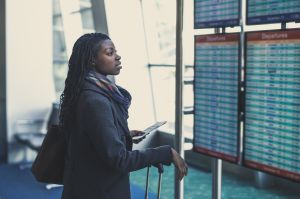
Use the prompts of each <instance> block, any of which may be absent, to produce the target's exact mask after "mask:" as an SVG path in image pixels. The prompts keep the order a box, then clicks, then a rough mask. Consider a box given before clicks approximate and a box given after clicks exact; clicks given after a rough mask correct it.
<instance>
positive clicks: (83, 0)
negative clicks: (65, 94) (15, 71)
mask: <svg viewBox="0 0 300 199" xmlns="http://www.w3.org/2000/svg"><path fill="white" fill-rule="evenodd" d="M72 1H73V4H72V5H68V4H66V3H65V1H60V0H53V78H54V83H55V92H56V98H57V100H59V97H60V95H61V93H62V91H63V89H64V86H65V84H64V82H65V78H66V76H67V72H68V57H69V56H70V53H71V50H72V45H73V43H74V42H75V41H74V39H75V38H76V37H77V36H80V35H82V34H84V33H88V32H94V31H95V28H94V21H93V14H92V9H91V7H92V4H91V0H72ZM69 27H72V32H71V33H70V29H68V28H69ZM75 36H76V37H75Z"/></svg>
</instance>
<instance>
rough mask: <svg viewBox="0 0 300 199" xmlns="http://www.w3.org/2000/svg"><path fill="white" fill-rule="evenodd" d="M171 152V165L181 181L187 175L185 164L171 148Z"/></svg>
mask: <svg viewBox="0 0 300 199" xmlns="http://www.w3.org/2000/svg"><path fill="white" fill-rule="evenodd" d="M171 150H172V158H173V163H174V165H175V167H176V168H177V169H178V171H179V180H182V178H183V177H184V176H186V175H187V173H188V166H187V164H186V163H185V161H184V159H182V157H181V156H180V155H179V154H178V153H177V152H176V151H175V150H174V149H173V148H171Z"/></svg>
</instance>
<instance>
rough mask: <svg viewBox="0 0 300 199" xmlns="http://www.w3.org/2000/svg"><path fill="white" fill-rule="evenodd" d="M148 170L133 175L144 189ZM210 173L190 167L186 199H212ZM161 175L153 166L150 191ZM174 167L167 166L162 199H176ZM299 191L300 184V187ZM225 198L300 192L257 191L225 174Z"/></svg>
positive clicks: (273, 198) (295, 196) (287, 196)
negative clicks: (174, 198) (174, 197)
mask: <svg viewBox="0 0 300 199" xmlns="http://www.w3.org/2000/svg"><path fill="white" fill-rule="evenodd" d="M146 174H147V170H146V169H143V170H139V171H135V172H132V173H131V183H133V184H136V185H139V186H141V187H145V182H146ZM211 179H212V178H211V173H209V172H202V171H200V170H197V169H194V168H189V174H188V176H186V177H185V190H184V195H185V199H211V189H212V187H211V184H212V181H211ZM157 182H158V173H157V169H156V168H155V167H151V175H150V191H152V192H154V193H156V191H157V190H156V189H157ZM173 186H174V167H173V166H170V167H165V172H164V174H163V181H162V198H164V199H170V198H173V195H174V191H173ZM299 188H300V184H299ZM222 199H300V191H296V190H287V189H285V190H283V189H279V188H278V187H277V188H276V187H273V188H269V189H258V188H256V187H255V186H254V183H253V182H250V181H243V180H240V179H238V178H237V177H234V176H231V175H226V174H224V175H223V180H222Z"/></svg>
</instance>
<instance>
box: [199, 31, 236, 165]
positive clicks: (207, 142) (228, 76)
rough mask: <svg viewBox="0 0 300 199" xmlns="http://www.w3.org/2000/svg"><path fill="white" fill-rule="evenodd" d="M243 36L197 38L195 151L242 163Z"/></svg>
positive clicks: (224, 35) (202, 36)
mask: <svg viewBox="0 0 300 199" xmlns="http://www.w3.org/2000/svg"><path fill="white" fill-rule="evenodd" d="M239 43H240V36H239V34H219V35H217V34H216V35H201V36H195V69H194V73H195V74H194V75H195V77H194V78H195V81H194V92H195V94H194V110H195V113H194V140H193V142H194V151H196V152H199V153H202V154H205V155H209V156H213V157H217V158H220V159H223V160H227V161H230V162H235V163H236V162H238V153H239V152H238V151H239V150H238V147H239V138H238V131H239V125H238V122H239V121H238V102H239V100H238V96H239V89H238V88H239V83H238V82H239V79H240V75H239V71H240V69H239V68H240V61H239V53H240V50H239Z"/></svg>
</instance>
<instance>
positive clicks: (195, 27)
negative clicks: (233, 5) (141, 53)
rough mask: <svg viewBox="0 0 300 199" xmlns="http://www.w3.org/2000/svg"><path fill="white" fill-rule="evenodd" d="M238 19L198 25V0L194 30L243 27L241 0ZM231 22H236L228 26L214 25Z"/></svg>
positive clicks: (239, 0) (239, 1)
mask: <svg viewBox="0 0 300 199" xmlns="http://www.w3.org/2000/svg"><path fill="white" fill-rule="evenodd" d="M238 4H239V6H238V12H239V13H238V18H236V19H227V20H219V21H212V22H201V23H199V24H202V26H201V25H198V23H197V22H196V0H194V29H205V28H225V27H235V26H240V25H241V18H242V12H241V0H238ZM229 21H234V22H232V23H230V24H226V25H214V24H213V23H221V24H224V23H226V22H229Z"/></svg>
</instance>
